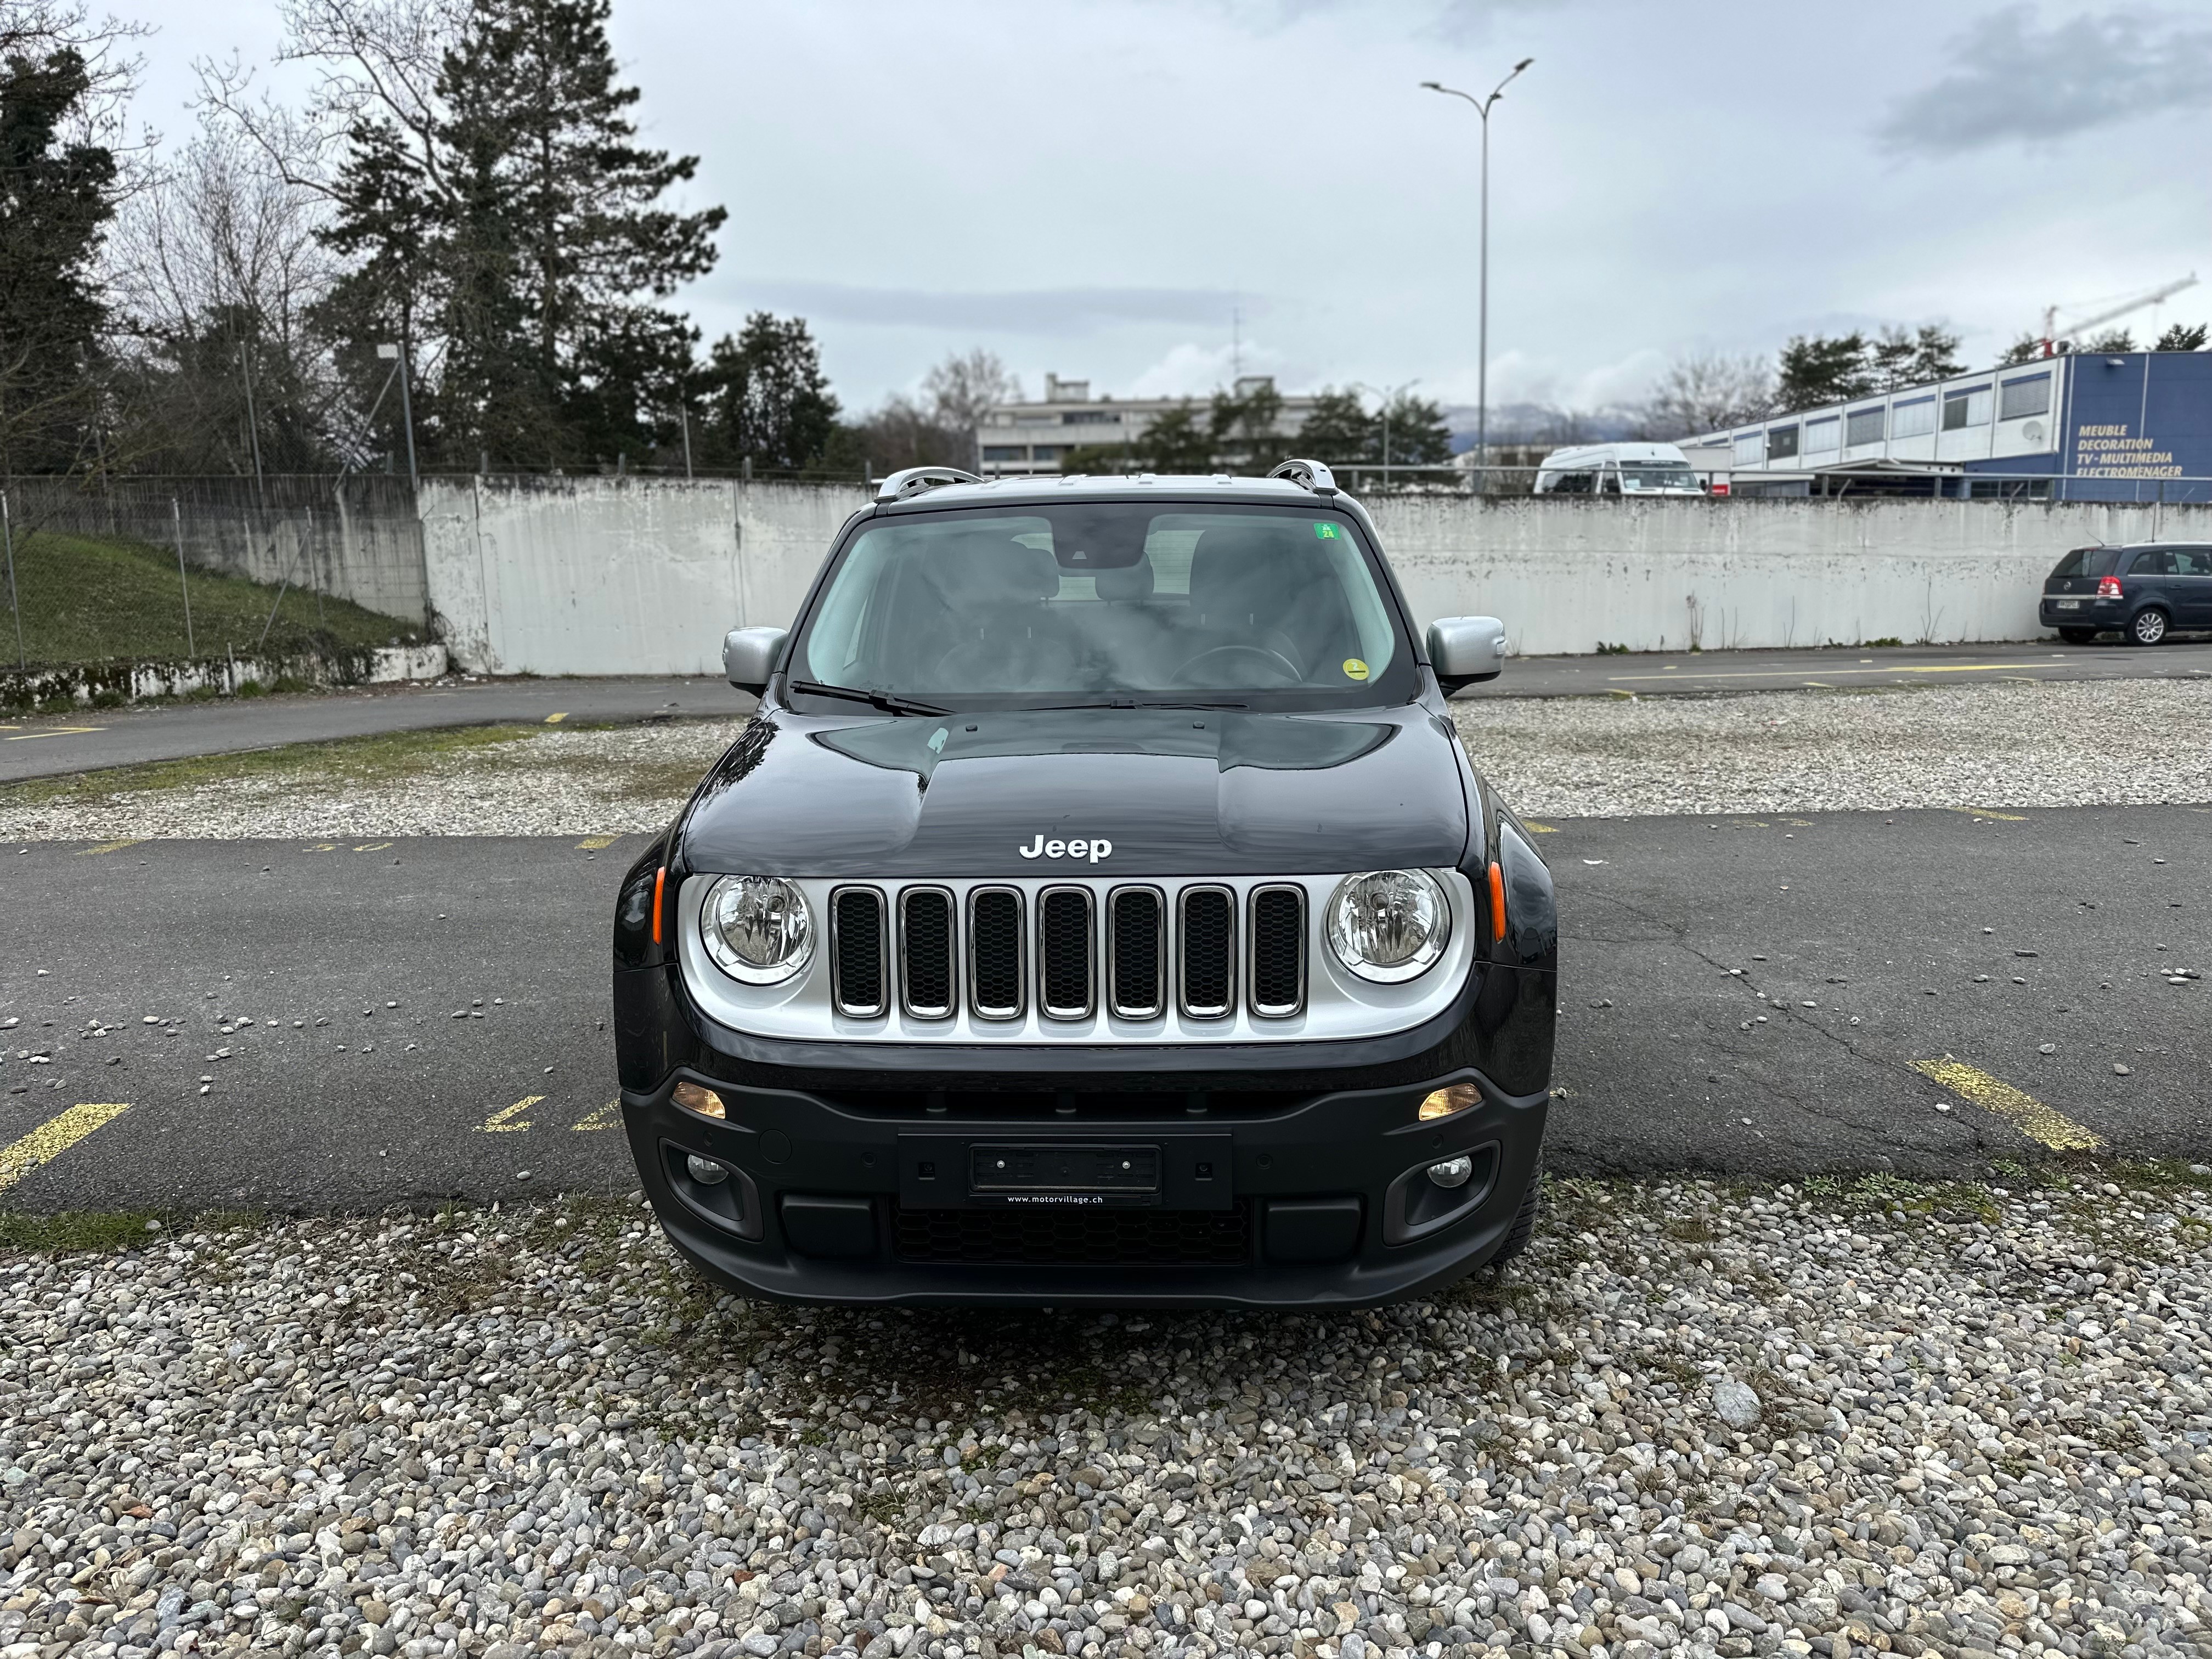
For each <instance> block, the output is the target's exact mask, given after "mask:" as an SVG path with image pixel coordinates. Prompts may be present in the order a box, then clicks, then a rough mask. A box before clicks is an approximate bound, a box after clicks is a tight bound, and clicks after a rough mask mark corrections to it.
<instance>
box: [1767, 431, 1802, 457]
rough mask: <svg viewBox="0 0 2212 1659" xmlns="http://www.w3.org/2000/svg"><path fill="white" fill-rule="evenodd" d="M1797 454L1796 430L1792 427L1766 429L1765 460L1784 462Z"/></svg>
mask: <svg viewBox="0 0 2212 1659" xmlns="http://www.w3.org/2000/svg"><path fill="white" fill-rule="evenodd" d="M1796 453H1797V428H1796V427H1794V426H1771V427H1769V428H1766V459H1768V460H1770V461H1785V460H1788V459H1790V457H1791V456H1792V455H1795V454H1796Z"/></svg>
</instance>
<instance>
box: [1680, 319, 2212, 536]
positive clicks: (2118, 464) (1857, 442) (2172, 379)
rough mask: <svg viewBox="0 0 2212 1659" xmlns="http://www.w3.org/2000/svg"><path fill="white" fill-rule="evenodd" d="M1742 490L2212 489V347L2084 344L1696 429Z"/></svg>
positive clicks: (2154, 495)
mask: <svg viewBox="0 0 2212 1659" xmlns="http://www.w3.org/2000/svg"><path fill="white" fill-rule="evenodd" d="M1682 447H1683V449H1684V450H1685V452H1686V453H1688V454H1689V455H1690V458H1691V460H1692V465H1696V466H1697V467H1698V468H1699V471H1703V472H1706V473H1708V474H1710V475H1711V477H1712V479H1713V482H1714V483H1715V484H1716V486H1717V485H1719V484H1721V483H1727V484H1728V486H1729V489H1730V492H1731V493H1733V494H1735V495H1926V496H1943V497H1948V498H1951V499H1954V500H1966V499H1974V500H1979V499H1984V498H2021V499H2029V500H2036V501H2212V351H2124V352H2101V351H2084V352H2075V353H2073V354H2071V355H2067V356H2056V357H2045V358H2039V359H2038V360H2036V361H2034V362H2027V363H2017V364H2015V365H2013V366H2012V367H2010V368H1998V369H1984V371H1982V372H1981V373H1980V374H1962V375H1960V376H1958V377H1956V378H1955V379H1953V380H1942V381H1938V382H1936V383H1935V384H1933V385H1929V386H1911V387H1908V388H1905V389H1903V390H1900V391H1897V392H1887V393H1884V394H1882V395H1881V396H1880V397H1874V398H1859V399H1857V400H1856V401H1854V402H1851V403H1847V404H1831V405H1829V406H1828V407H1826V408H1825V409H1808V410H1797V411H1795V412H1793V413H1791V414H1788V415H1778V416H1773V417H1772V418H1771V419H1768V420H1765V421H1762V422H1758V423H1757V424H1755V425H1750V426H1745V427H1741V428H1735V429H1734V430H1731V431H1727V432H1714V433H1709V434H1707V435H1705V436H1703V437H1699V438H1692V439H1687V440H1686V441H1684V443H1683V446H1682Z"/></svg>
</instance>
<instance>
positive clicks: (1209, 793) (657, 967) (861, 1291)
mask: <svg viewBox="0 0 2212 1659" xmlns="http://www.w3.org/2000/svg"><path fill="white" fill-rule="evenodd" d="M1504 653H1505V640H1504V629H1503V628H1502V626H1501V625H1500V624H1499V623H1497V622H1496V621H1494V620H1492V619H1491V618H1487V617H1455V618H1449V619H1447V620H1444V621H1442V622H1437V623H1434V624H1432V625H1431V627H1430V629H1428V630H1427V634H1426V635H1425V637H1424V636H1423V635H1422V634H1420V633H1419V632H1417V631H1416V629H1415V628H1414V626H1413V617H1412V615H1411V613H1410V612H1409V611H1408V610H1407V605H1406V600H1405V596H1404V595H1403V594H1402V593H1401V592H1400V591H1399V588H1398V585H1397V583H1396V581H1395V579H1394V578H1393V577H1392V575H1391V573H1390V569H1389V566H1388V565H1387V564H1386V563H1385V562H1383V553H1382V549H1381V547H1380V546H1379V544H1378V543H1377V540H1376V533H1375V526H1374V525H1373V523H1372V522H1371V521H1370V519H1369V517H1368V515H1367V513H1365V512H1364V510H1363V509H1362V508H1361V507H1360V506H1359V505H1358V503H1357V502H1355V501H1352V500H1351V499H1350V498H1349V497H1348V496H1346V495H1342V494H1341V493H1340V492H1339V491H1338V490H1337V489H1336V488H1335V485H1334V481H1333V480H1332V479H1331V477H1330V476H1329V474H1328V469H1327V468H1325V467H1323V466H1321V465H1317V464H1315V463H1312V462H1304V461H1301V462H1291V463H1286V464H1285V465H1284V466H1283V467H1281V468H1279V469H1278V470H1277V472H1276V474H1275V476H1273V477H1269V478H1265V479H1260V478H1231V477H1212V478H1207V477H1154V476H1152V475H1146V476H1143V477H1109V478H1007V479H1000V480H994V481H993V482H990V483H984V482H981V481H980V480H977V479H974V478H971V477H968V476H967V475H965V474H962V473H957V472H951V471H948V470H944V469H915V470H913V471H908V472H905V473H901V474H897V475H895V476H894V477H891V478H890V479H888V480H886V481H885V483H884V485H883V487H882V489H880V491H879V492H878V495H877V496H876V497H875V499H874V501H872V503H871V504H870V505H869V506H868V507H866V509H865V510H863V511H862V512H860V513H856V514H854V517H853V518H852V519H851V520H849V521H848V523H847V524H846V525H845V526H844V527H843V529H842V531H841V532H839V534H838V536H837V538H836V543H835V544H834V545H833V546H832V548H831V549H830V551H829V558H828V560H827V562H825V563H824V565H823V569H822V571H821V574H819V575H818V576H817V578H816V580H815V582H814V586H813V587H812V589H811V592H809V593H808V595H807V597H806V599H805V603H804V605H802V606H801V607H800V610H799V618H798V622H797V624H796V626H795V627H794V628H793V629H791V630H790V631H789V632H788V633H786V631H785V630H782V629H740V630H739V631H738V632H737V633H734V634H732V635H730V637H729V640H728V641H727V642H726V646H725V648H724V660H725V665H726V668H727V670H728V673H729V678H730V679H731V681H732V684H736V685H738V686H740V687H742V688H744V689H746V690H752V691H756V692H757V693H758V694H759V696H760V698H761V705H760V711H759V713H758V714H757V716H756V717H755V719H754V720H752V722H751V724H750V726H748V727H747V728H746V730H745V732H744V734H743V735H742V736H741V737H740V738H738V741H737V742H736V743H735V744H732V746H731V748H730V750H729V751H728V753H726V755H724V756H723V757H722V758H721V760H720V762H719V763H717V764H716V765H715V767H714V770H713V771H712V772H711V773H709V774H708V776H707V777H706V779H705V780H704V781H702V783H701V784H700V786H699V788H698V791H697V793H696V794H694V795H693V797H692V798H691V800H690V803H689V804H688V805H686V806H685V808H684V811H683V813H682V814H681V815H680V816H679V817H678V819H677V821H676V823H674V824H673V825H671V827H670V829H668V830H667V832H666V833H665V835H664V836H662V837H661V838H660V839H659V842H657V843H656V844H655V845H654V846H653V848H651V850H650V851H649V852H648V853H647V855H646V856H645V857H644V858H642V859H641V860H639V862H638V863H637V864H636V866H635V867H634V868H633V869H632V870H631V871H630V872H629V875H628V877H627V878H626V880H625V882H624V885H623V890H622V894H621V896H620V899H619V902H618V907H617V915H616V921H615V932H614V967H615V972H614V1003H615V1011H616V1015H617V1031H618V1052H619V1058H620V1064H621V1073H622V1088H623V1094H622V1099H623V1114H624V1117H625V1120H626V1122H627V1125H628V1128H629V1141H630V1146H631V1150H632V1152H634V1153H635V1157H636V1159H637V1166H638V1170H639V1171H640V1173H641V1176H642V1177H643V1180H644V1184H645V1189H646V1191H647V1194H649V1195H650V1198H651V1200H652V1203H653V1207H654V1209H655V1210H656V1211H657V1212H658V1213H659V1218H660V1221H661V1225H663V1227H664V1228H665V1230H666V1231H667V1233H668V1236H669V1237H670V1238H671V1240H673V1241H674V1243H676V1245H677V1246H678V1248H679V1249H682V1250H683V1251H684V1253H685V1254H686V1255H689V1256H690V1257H691V1258H692V1259H693V1260H694V1261H696V1262H697V1263H698V1264H699V1265H700V1266H701V1267H702V1268H704V1269H705V1270H706V1271H707V1272H708V1273H709V1274H710V1275H712V1276H714V1278H716V1279H720V1280H721V1281H723V1282H724V1283H726V1284H727V1285H732V1286H733V1287H735V1288H737V1289H738V1290H740V1291H744V1292H746V1293H748V1294H752V1295H759V1296H765V1297H784V1298H790V1299H793V1300H799V1301H809V1302H897V1303H908V1304H921V1303H940V1304H992V1303H1003V1304H1111V1305H1122V1306H1126V1305H1133V1304H1161V1305H1165V1304H1216V1305H1220V1304H1243V1305H1252V1306H1299V1305H1306V1306H1310V1305H1324V1304H1334V1305H1352V1304H1370V1303H1377V1302H1383V1301H1389V1300H1391V1299H1394V1298H1397V1297H1408V1296H1413V1295H1417V1294H1419V1293H1422V1292H1425V1291H1431V1290H1433V1289H1435V1288H1436V1287H1437V1286H1439V1285H1443V1284H1445V1283H1448V1282H1449V1281H1450V1280H1453V1279H1457V1278H1459V1277H1461V1276H1462V1275H1463V1274H1465V1273H1468V1271H1469V1270H1470V1269H1472V1268H1474V1267H1477V1266H1479V1265H1480V1264H1481V1263H1483V1262H1486V1261H1492V1260H1495V1259H1498V1258H1500V1257H1502V1256H1505V1255H1511V1254H1513V1253H1515V1252H1516V1251H1517V1250H1518V1249H1520V1248H1521V1247H1522V1244H1523V1243H1525V1242H1526V1240H1527V1238H1528V1230H1529V1227H1530V1225H1531V1221H1532V1219H1533V1217H1534V1210H1535V1204H1536V1194H1537V1181H1538V1154H1539V1151H1540V1147H1541V1141H1542V1139H1543V1130H1544V1117H1545V1108H1546V1102H1547V1096H1548V1093H1549V1084H1550V1081H1551V1067H1552V1044H1553V1019H1554V1018H1555V1016H1554V1006H1555V1002H1556V1000H1557V999H1556V992H1557V977H1558V975H1557V969H1558V927H1557V923H1556V919H1555V913H1554V909H1553V892H1552V882H1551V877H1550V872H1548V871H1547V869H1546V867H1545V865H1544V862H1543V860H1541V858H1540V857H1539V856H1538V855H1537V854H1536V851H1535V847H1534V839H1533V837H1532V836H1530V835H1529V834H1528V832H1527V830H1526V829H1524V828H1523V827H1522V826H1521V825H1520V824H1519V823H1518V822H1517V821H1516V819H1515V817H1513V815H1512V814H1511V812H1510V811H1508V810H1507V809H1506V807H1505V805H1504V803H1503V802H1501V801H1500V800H1499V799H1498V797H1497V795H1496V794H1495V793H1493V792H1492V790H1491V788H1490V787H1489V786H1488V785H1487V784H1486V783H1485V782H1484V781H1483V780H1482V778H1481V777H1480V775H1477V774H1476V773H1475V772H1474V769H1472V768H1471V767H1470V766H1469V765H1468V761H1467V758H1466V756H1465V755H1464V753H1463V752H1462V750H1461V747H1460V745H1459V743H1458V742H1457V740H1456V738H1455V735H1454V732H1453V728H1452V724H1451V720H1450V718H1449V714H1448V713H1447V711H1446V708H1445V705H1444V699H1445V698H1446V697H1447V696H1449V695H1450V694H1451V693H1452V692H1453V691H1455V690H1458V689H1459V688H1460V687H1462V686H1464V685H1467V684H1472V683H1474V682H1475V681H1478V680H1486V679H1491V678H1495V677H1496V676H1497V674H1498V671H1499V669H1500V667H1501V665H1502V664H1503V660H1504Z"/></svg>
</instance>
